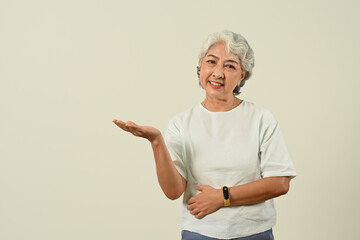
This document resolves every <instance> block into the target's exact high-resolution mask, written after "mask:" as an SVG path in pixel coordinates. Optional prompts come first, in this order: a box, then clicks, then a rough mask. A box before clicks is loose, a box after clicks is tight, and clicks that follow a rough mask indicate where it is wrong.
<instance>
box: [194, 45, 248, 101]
mask: <svg viewBox="0 0 360 240" xmlns="http://www.w3.org/2000/svg"><path fill="white" fill-rule="evenodd" d="M199 66H200V83H201V85H202V86H203V88H204V89H205V91H206V95H207V96H210V97H214V98H217V99H220V100H221V99H223V100H225V99H229V98H232V97H233V96H234V94H233V90H234V88H235V87H236V86H237V85H239V84H240V82H241V81H242V80H243V79H244V77H245V74H243V72H242V69H241V65H240V60H239V59H238V58H237V57H236V56H235V55H233V54H232V53H230V52H228V51H227V49H226V45H225V43H224V42H218V43H215V44H214V45H213V46H212V47H211V48H210V49H209V51H208V52H207V53H206V55H205V56H204V58H203V59H202V60H201V61H199Z"/></svg>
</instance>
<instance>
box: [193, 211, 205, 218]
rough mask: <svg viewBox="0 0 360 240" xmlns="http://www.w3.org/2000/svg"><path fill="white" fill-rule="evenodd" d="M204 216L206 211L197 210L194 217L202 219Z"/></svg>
mask: <svg viewBox="0 0 360 240" xmlns="http://www.w3.org/2000/svg"><path fill="white" fill-rule="evenodd" d="M205 216H206V213H204V212H199V213H198V214H196V215H195V217H196V218H197V219H202V218H203V217H205Z"/></svg>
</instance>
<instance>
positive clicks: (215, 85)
mask: <svg viewBox="0 0 360 240" xmlns="http://www.w3.org/2000/svg"><path fill="white" fill-rule="evenodd" d="M209 83H210V85H212V86H214V87H216V88H220V87H222V86H224V84H222V83H217V82H212V81H209Z"/></svg>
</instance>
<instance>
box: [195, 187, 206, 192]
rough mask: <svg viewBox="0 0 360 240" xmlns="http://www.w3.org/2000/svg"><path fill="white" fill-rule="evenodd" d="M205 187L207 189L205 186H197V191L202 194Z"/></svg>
mask: <svg viewBox="0 0 360 240" xmlns="http://www.w3.org/2000/svg"><path fill="white" fill-rule="evenodd" d="M204 187H205V186H204V185H200V186H197V187H196V190H198V191H200V192H202V191H203V190H204Z"/></svg>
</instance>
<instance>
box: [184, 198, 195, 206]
mask: <svg viewBox="0 0 360 240" xmlns="http://www.w3.org/2000/svg"><path fill="white" fill-rule="evenodd" d="M186 203H187V204H189V205H191V204H193V203H195V199H194V197H192V198H190V199H189V200H188V201H187V202H186Z"/></svg>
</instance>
